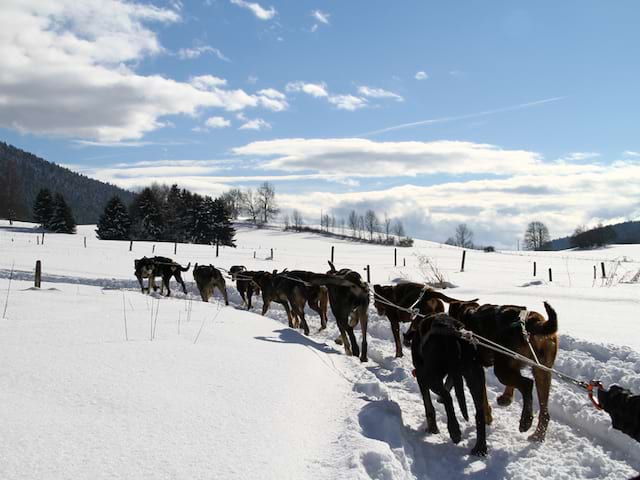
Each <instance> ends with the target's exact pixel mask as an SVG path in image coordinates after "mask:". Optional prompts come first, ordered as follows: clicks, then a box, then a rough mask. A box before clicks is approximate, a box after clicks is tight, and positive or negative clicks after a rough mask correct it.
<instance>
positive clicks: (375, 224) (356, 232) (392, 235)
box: [283, 210, 413, 247]
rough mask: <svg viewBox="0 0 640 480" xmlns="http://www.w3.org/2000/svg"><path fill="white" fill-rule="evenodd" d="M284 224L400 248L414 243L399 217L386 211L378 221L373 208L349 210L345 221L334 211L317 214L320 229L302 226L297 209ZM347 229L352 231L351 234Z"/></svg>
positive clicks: (292, 228)
mask: <svg viewBox="0 0 640 480" xmlns="http://www.w3.org/2000/svg"><path fill="white" fill-rule="evenodd" d="M283 223H284V228H285V230H295V231H298V232H315V233H322V234H326V235H330V236H333V237H338V238H342V239H345V240H356V241H358V242H366V243H375V244H380V245H396V246H399V247H411V246H412V245H413V239H412V238H411V237H409V236H407V235H406V233H405V231H404V226H403V225H402V221H401V220H399V219H393V218H390V217H389V216H388V215H386V214H385V215H384V217H383V219H382V220H380V218H379V216H378V214H377V213H376V212H374V211H373V210H367V211H366V212H365V213H364V214H360V213H358V212H357V211H355V210H351V212H350V213H349V216H348V217H347V219H346V220H345V219H344V218H336V217H335V215H333V214H328V213H326V214H322V215H320V228H319V229H318V228H314V227H308V226H305V225H304V221H303V218H302V215H301V214H300V212H299V211H298V210H293V212H292V213H291V216H289V215H285V216H284V218H283ZM348 232H351V235H349V234H348Z"/></svg>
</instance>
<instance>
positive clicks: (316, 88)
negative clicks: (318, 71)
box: [285, 81, 329, 98]
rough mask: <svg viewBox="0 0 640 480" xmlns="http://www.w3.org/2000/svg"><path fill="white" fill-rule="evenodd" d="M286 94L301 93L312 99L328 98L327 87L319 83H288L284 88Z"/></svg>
mask: <svg viewBox="0 0 640 480" xmlns="http://www.w3.org/2000/svg"><path fill="white" fill-rule="evenodd" d="M285 89H286V90H287V92H303V93H306V94H307V95H311V96H312V97H316V98H321V97H328V96H329V92H328V91H327V85H326V84H325V83H324V82H321V83H306V82H300V81H298V82H289V83H287V86H286V87H285Z"/></svg>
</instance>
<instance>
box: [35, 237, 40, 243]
mask: <svg viewBox="0 0 640 480" xmlns="http://www.w3.org/2000/svg"><path fill="white" fill-rule="evenodd" d="M36 245H40V237H39V236H38V235H36Z"/></svg>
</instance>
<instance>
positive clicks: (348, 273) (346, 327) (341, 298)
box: [308, 262, 369, 362]
mask: <svg viewBox="0 0 640 480" xmlns="http://www.w3.org/2000/svg"><path fill="white" fill-rule="evenodd" d="M329 266H330V267H331V269H330V270H329V271H328V272H327V273H326V274H321V273H316V274H313V275H310V276H309V278H308V281H309V283H312V284H314V285H319V286H325V287H327V290H328V292H329V305H330V306H331V312H332V313H333V316H334V317H335V319H336V323H337V324H338V329H339V330H340V336H341V339H342V343H343V345H344V349H345V352H346V354H347V355H353V356H355V357H358V356H359V357H360V361H362V362H366V361H367V360H368V357H367V324H368V322H369V315H368V312H367V310H368V308H369V288H368V285H367V284H366V283H365V282H363V281H362V277H361V276H360V274H359V273H358V272H354V271H353V270H349V269H347V268H344V269H342V270H336V268H335V267H334V266H333V264H332V263H331V262H329ZM358 324H360V329H361V330H362V343H361V346H362V349H360V348H358V343H357V341H356V337H355V335H354V333H353V328H354V327H355V326H356V325H358Z"/></svg>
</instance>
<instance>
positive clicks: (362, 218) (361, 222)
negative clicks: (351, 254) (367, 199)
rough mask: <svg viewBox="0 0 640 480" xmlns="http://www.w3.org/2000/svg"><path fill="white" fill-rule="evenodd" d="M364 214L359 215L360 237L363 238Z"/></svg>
mask: <svg viewBox="0 0 640 480" xmlns="http://www.w3.org/2000/svg"><path fill="white" fill-rule="evenodd" d="M364 231H365V227H364V215H358V238H362V237H363V236H364Z"/></svg>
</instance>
